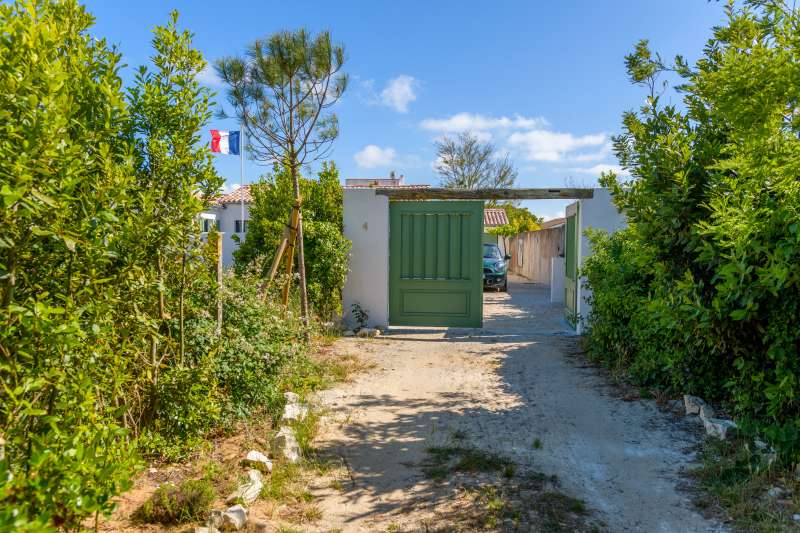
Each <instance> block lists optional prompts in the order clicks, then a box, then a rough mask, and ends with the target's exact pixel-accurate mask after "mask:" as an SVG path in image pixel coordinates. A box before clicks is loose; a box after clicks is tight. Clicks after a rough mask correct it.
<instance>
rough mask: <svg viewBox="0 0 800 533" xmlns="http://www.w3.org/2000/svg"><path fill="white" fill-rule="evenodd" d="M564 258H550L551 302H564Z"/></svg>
mask: <svg viewBox="0 0 800 533" xmlns="http://www.w3.org/2000/svg"><path fill="white" fill-rule="evenodd" d="M566 271H567V268H566V264H565V263H564V258H563V257H560V256H557V257H551V258H550V303H554V304H556V303H562V304H563V303H564V278H565V277H566Z"/></svg>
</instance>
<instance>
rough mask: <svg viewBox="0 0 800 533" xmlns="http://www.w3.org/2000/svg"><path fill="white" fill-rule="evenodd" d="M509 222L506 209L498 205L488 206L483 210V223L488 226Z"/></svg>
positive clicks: (492, 226) (502, 224)
mask: <svg viewBox="0 0 800 533" xmlns="http://www.w3.org/2000/svg"><path fill="white" fill-rule="evenodd" d="M506 224H508V216H507V215H506V210H505V209H501V208H498V207H487V208H486V209H484V210H483V225H484V226H485V227H487V228H494V227H497V226H504V225H506Z"/></svg>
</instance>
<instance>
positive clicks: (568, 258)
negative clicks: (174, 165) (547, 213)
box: [564, 204, 580, 324]
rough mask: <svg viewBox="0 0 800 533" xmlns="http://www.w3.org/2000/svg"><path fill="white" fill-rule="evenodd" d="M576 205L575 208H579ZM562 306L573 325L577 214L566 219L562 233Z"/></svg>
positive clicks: (576, 268) (575, 304)
mask: <svg viewBox="0 0 800 533" xmlns="http://www.w3.org/2000/svg"><path fill="white" fill-rule="evenodd" d="M579 206H580V204H578V206H577V207H579ZM564 240H565V241H566V243H565V245H566V246H565V250H564V252H565V253H564V263H565V270H566V272H565V275H564V306H565V308H566V314H567V319H568V320H569V321H570V322H571V323H573V324H574V323H575V320H576V318H577V315H578V246H579V243H580V239H578V213H577V211H576V213H575V214H574V215H570V216H568V217H567V227H566V228H565V232H564Z"/></svg>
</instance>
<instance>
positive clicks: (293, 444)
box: [272, 426, 300, 463]
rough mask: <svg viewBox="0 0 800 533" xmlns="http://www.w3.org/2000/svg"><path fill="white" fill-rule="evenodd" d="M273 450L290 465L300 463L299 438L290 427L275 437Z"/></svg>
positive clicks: (283, 428) (282, 429)
mask: <svg viewBox="0 0 800 533" xmlns="http://www.w3.org/2000/svg"><path fill="white" fill-rule="evenodd" d="M272 449H273V451H274V452H275V453H278V454H280V456H281V457H283V458H284V459H286V460H287V461H289V462H290V463H297V462H298V461H300V444H298V443H297V438H296V437H295V436H294V432H293V431H292V428H290V427H289V426H283V427H282V428H281V429H280V431H278V434H277V435H275V438H274V439H273V440H272Z"/></svg>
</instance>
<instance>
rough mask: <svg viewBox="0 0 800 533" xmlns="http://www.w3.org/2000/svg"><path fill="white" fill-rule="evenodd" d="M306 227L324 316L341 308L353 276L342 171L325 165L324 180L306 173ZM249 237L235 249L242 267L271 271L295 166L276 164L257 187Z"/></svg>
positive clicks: (311, 288) (314, 295)
mask: <svg viewBox="0 0 800 533" xmlns="http://www.w3.org/2000/svg"><path fill="white" fill-rule="evenodd" d="M300 192H301V195H302V197H303V228H304V229H305V232H306V238H305V247H306V256H307V258H308V272H307V276H308V292H309V298H310V301H311V305H312V306H313V307H314V309H315V310H316V312H317V313H318V314H319V315H320V316H322V317H325V318H327V317H330V316H332V315H333V314H334V313H336V312H337V311H339V310H340V309H339V308H340V307H341V290H342V287H343V286H344V280H345V276H346V275H347V258H348V253H349V251H350V243H349V242H348V241H347V239H345V238H344V235H343V234H342V228H343V226H342V224H343V222H342V206H343V191H342V186H341V184H340V182H339V170H338V169H337V168H336V166H335V165H334V164H333V163H325V164H323V167H322V170H321V171H320V173H319V175H318V179H316V180H315V179H308V178H300ZM252 194H253V203H252V204H251V206H250V226H249V227H248V231H247V237H246V239H245V241H244V242H243V243H242V244H241V246H240V247H239V249H238V250H237V251H236V252H234V257H235V259H236V268H237V271H239V272H243V271H244V270H246V269H247V268H248V266H250V265H251V264H254V265H255V266H256V268H257V269H258V270H259V271H260V272H262V273H264V272H266V271H267V270H268V269H269V267H270V265H271V263H272V259H273V257H274V255H275V253H276V251H277V249H278V246H279V244H280V240H281V236H282V235H283V229H284V227H285V225H286V220H287V218H288V214H289V210H290V209H291V206H292V204H293V202H294V199H293V198H294V196H293V191H292V178H291V173H290V171H289V169H287V168H285V167H281V166H278V165H275V166H274V167H273V172H272V174H270V175H267V176H266V178H265V179H262V180H261V182H260V183H258V184H256V185H253V186H252Z"/></svg>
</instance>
